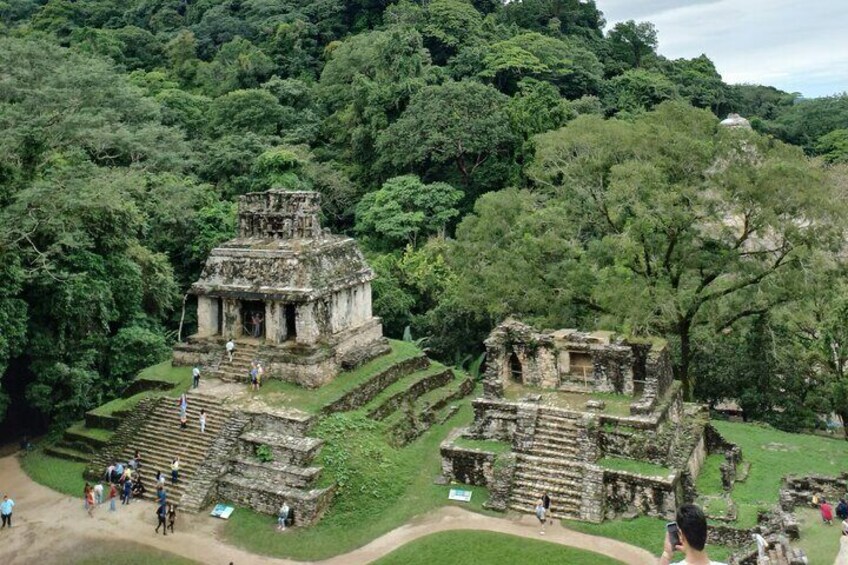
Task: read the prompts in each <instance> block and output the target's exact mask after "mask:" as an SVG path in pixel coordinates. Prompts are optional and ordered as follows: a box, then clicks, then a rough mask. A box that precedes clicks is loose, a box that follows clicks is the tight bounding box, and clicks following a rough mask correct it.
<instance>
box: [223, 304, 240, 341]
mask: <svg viewBox="0 0 848 565" xmlns="http://www.w3.org/2000/svg"><path fill="white" fill-rule="evenodd" d="M243 333H244V332H243V328H242V321H241V301H240V300H236V299H233V298H225V299H224V327H223V334H224V337H226V338H227V339H229V338H231V337H232V338H236V337H241V336H242V334H243Z"/></svg>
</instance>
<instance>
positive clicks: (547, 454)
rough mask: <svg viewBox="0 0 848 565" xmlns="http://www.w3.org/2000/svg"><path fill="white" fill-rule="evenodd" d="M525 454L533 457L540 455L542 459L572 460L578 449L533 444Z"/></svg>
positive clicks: (577, 453)
mask: <svg viewBox="0 0 848 565" xmlns="http://www.w3.org/2000/svg"><path fill="white" fill-rule="evenodd" d="M526 454H527V455H532V456H534V457H541V458H543V459H554V460H556V459H561V460H573V459H575V458H576V457H577V456H578V455H579V450H573V451H567V450H566V449H563V448H558V447H555V448H550V447H541V446H540V447H536V446H533V447H531V448H530V449H529V450H528V451H527V453H526ZM563 462H564V461H563Z"/></svg>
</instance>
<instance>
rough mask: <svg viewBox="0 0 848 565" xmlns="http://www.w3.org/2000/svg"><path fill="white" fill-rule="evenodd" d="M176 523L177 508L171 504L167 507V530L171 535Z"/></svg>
mask: <svg viewBox="0 0 848 565" xmlns="http://www.w3.org/2000/svg"><path fill="white" fill-rule="evenodd" d="M176 521H177V507H176V506H174V505H173V504H169V505H168V528H169V529H170V530H171V533H172V534H173V533H174V523H175V522H176Z"/></svg>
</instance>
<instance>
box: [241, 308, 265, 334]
mask: <svg viewBox="0 0 848 565" xmlns="http://www.w3.org/2000/svg"><path fill="white" fill-rule="evenodd" d="M241 316H242V318H241V319H242V324H243V326H244V335H245V336H247V337H255V338H263V337H265V303H264V302H262V301H261V300H245V301H244V302H242V303H241Z"/></svg>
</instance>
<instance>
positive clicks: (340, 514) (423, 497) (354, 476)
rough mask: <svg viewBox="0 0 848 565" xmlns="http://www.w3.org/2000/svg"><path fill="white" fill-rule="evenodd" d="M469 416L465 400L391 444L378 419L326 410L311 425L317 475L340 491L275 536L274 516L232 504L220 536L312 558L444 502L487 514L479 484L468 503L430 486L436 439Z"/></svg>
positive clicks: (256, 548)
mask: <svg viewBox="0 0 848 565" xmlns="http://www.w3.org/2000/svg"><path fill="white" fill-rule="evenodd" d="M471 418H472V411H471V405H470V401H469V400H468V399H467V398H466V399H464V400H463V401H462V408H461V409H460V411H459V412H458V413H457V414H456V415H454V416H453V417H452V418H451V419H449V420H448V421H447V422H446V423H444V424H442V425H436V426H433V427H432V428H431V429H430V430H428V431H427V432H426V433H425V434H424V435H423V436H421V437H420V438H419V439H418V440H416V441H414V442H413V443H411V444H410V445H408V446H406V447H404V448H401V449H395V448H392V447H390V446H389V445H388V444H387V443H386V441H385V439H384V438H383V437H382V431H383V426H382V424H381V423H379V422H372V421H370V420H367V419H365V418H364V417H363V416H362V415H361V413H359V414H357V413H345V414H336V415H333V416H331V417H329V418H327V419H326V420H325V421H324V422H322V423H321V424H319V426H318V429H317V431H318V432H319V433H318V435H321V436H322V437H324V438H325V439H326V440H327V444H325V447H324V449H323V450H322V452H321V461H319V462H318V463H319V464H323V465H325V473H324V474H325V476H326V478H325V479H324V480H327V481H329V480H335V481H337V482H338V483H339V484H340V489H342V491H343V492H342V493H341V494H339V495H337V498H336V500H335V501H334V503H333V505H332V506H331V508H330V510H329V511H328V513H327V514H326V515H325V516H324V518H323V519H322V520H321V521H320V522H319V523H318V524H317V525H316V526H314V527H311V528H305V529H299V528H298V529H294V530H291V531H289V532H287V533H285V534H280V533H279V532H277V531H276V530H275V529H274V524H275V521H274V518H273V517H271V516H265V515H262V514H257V513H255V512H251V511H249V510H245V509H242V508H237V509H236V511H235V512H234V513H233V515H232V516H231V517H230V519H229V520H228V521H227V524H226V525H225V526H224V537H225V538H226V540H227V541H228V542H230V543H233V544H235V545H238V546H241V547H244V548H245V549H247V550H248V551H251V552H254V553H261V554H266V555H274V556H277V557H290V558H294V559H300V560H316V559H325V558H327V557H331V556H334V555H338V554H340V553H346V552H348V551H351V550H353V549H355V548H357V547H360V546H362V545H364V544H366V543H368V542H369V541H371V540H373V539H374V538H377V537H379V536H381V535H382V534H384V533H386V532H388V531H390V530H392V529H394V528H396V527H398V526H400V525H402V524H404V523H406V522H407V521H409V520H410V519H411V518H412V517H414V516H416V515H418V514H422V513H425V512H429V511H430V510H433V509H436V508H438V507H440V506H443V505H446V504H454V505H457V506H461V507H464V508H468V509H470V510H474V511H479V512H485V513H490V512H489V511H486V510H484V509H483V508H482V504H483V502H485V501H486V499H487V498H488V492H487V491H486V489H485V488H482V487H470V489H471V490H472V491H473V493H474V494H473V496H472V499H471V502H470V503H462V502H450V501H448V491H449V490H450V486H439V485H434V484H433V479H434V478H435V477H436V475H438V474H439V472H440V468H441V463H440V458H439V456H438V452H439V444H440V443H441V441H442V440H443V439H444V438H445V436H446V435H447V434H448V432H449V431H450V430H451V429H453V428H454V427H457V426H461V425H466V424H467V423H468V422H470V421H471ZM366 420H367V421H366ZM491 514H493V515H499V514H497V513H494V512H491Z"/></svg>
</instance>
